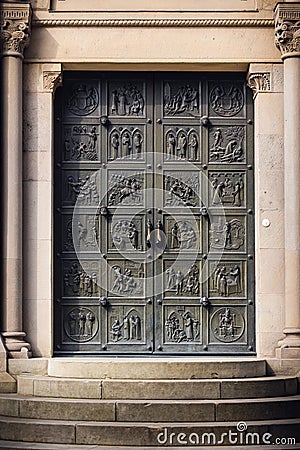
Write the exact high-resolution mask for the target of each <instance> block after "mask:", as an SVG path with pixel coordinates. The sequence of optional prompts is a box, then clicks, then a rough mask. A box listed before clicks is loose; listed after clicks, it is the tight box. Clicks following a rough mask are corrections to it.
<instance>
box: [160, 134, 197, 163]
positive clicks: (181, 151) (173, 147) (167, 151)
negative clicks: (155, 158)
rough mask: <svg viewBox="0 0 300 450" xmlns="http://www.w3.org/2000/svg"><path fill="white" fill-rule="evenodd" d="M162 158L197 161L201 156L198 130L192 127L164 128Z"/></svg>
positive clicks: (166, 159)
mask: <svg viewBox="0 0 300 450" xmlns="http://www.w3.org/2000/svg"><path fill="white" fill-rule="evenodd" d="M164 136H165V137H164V160H165V161H170V162H175V161H178V162H182V161H195V162H196V161H199V160H200V158H201V148H200V137H199V131H198V130H196V129H195V128H193V127H189V126H188V127H184V128H183V127H179V126H172V127H165V128H164Z"/></svg>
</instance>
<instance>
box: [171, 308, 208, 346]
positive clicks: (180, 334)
mask: <svg viewBox="0 0 300 450" xmlns="http://www.w3.org/2000/svg"><path fill="white" fill-rule="evenodd" d="M201 341H202V314H201V307H200V306H195V305H177V304H176V305H174V304H173V305H168V306H165V307H164V343H166V344H168V343H169V344H170V343H172V344H184V343H190V342H193V343H200V342H201Z"/></svg>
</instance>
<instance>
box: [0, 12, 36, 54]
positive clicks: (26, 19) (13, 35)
mask: <svg viewBox="0 0 300 450" xmlns="http://www.w3.org/2000/svg"><path fill="white" fill-rule="evenodd" d="M30 31H31V7H30V4H29V3H0V55H12V56H21V57H22V56H23V52H24V49H25V47H27V46H28V44H29V40H30Z"/></svg>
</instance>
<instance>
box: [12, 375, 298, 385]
mask: <svg viewBox="0 0 300 450" xmlns="http://www.w3.org/2000/svg"><path fill="white" fill-rule="evenodd" d="M19 377H20V378H30V379H31V378H34V379H35V380H49V381H50V380H55V381H80V382H82V383H86V382H89V381H93V382H101V381H110V382H111V383H114V382H117V383H118V382H121V381H122V382H125V383H162V382H163V383H199V384H200V383H220V382H222V381H226V382H228V381H232V382H233V383H236V382H241V383H248V382H249V381H253V382H257V383H259V382H261V381H275V380H294V379H297V378H298V377H297V376H296V375H266V376H262V377H249V378H245V377H243V378H223V377H222V378H188V379H182V378H173V379H171V380H170V379H165V378H158V379H155V380H152V379H148V378H139V379H138V380H137V379H127V378H125V379H124V378H109V377H107V378H103V377H102V378H80V377H72V378H71V377H59V376H54V375H34V374H27V373H22V374H18V375H17V378H19Z"/></svg>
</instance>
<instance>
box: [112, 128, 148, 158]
mask: <svg viewBox="0 0 300 450" xmlns="http://www.w3.org/2000/svg"><path fill="white" fill-rule="evenodd" d="M108 137H109V142H108V160H118V159H124V158H125V159H126V160H141V159H144V152H145V146H146V142H145V128H144V126H142V125H139V126H128V127H124V126H114V127H113V128H112V130H111V131H110V133H109V136H108Z"/></svg>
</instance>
